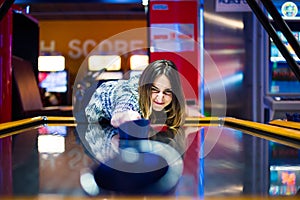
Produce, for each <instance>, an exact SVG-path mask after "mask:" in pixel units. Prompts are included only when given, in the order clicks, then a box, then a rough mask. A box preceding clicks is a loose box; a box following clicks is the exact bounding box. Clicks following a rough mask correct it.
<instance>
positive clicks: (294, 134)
mask: <svg viewBox="0 0 300 200" xmlns="http://www.w3.org/2000/svg"><path fill="white" fill-rule="evenodd" d="M224 124H225V126H232V127H234V128H241V129H243V130H244V129H246V130H247V129H248V130H250V129H251V131H260V132H262V133H267V134H270V135H274V136H280V137H284V138H289V139H293V140H298V141H300V131H298V130H295V129H290V128H286V127H279V126H274V125H269V124H262V123H258V122H253V121H247V120H241V119H236V118H231V117H225V118H224Z"/></svg>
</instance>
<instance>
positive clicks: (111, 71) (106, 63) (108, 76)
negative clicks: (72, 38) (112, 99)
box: [88, 55, 123, 81]
mask: <svg viewBox="0 0 300 200" xmlns="http://www.w3.org/2000/svg"><path fill="white" fill-rule="evenodd" d="M103 69H104V70H105V71H103ZM88 70H89V72H92V73H93V72H94V73H97V72H101V73H100V74H99V75H98V76H97V77H96V78H95V79H96V80H99V81H100V80H118V79H122V78H123V72H122V71H121V57H120V56H119V55H91V56H90V57H89V58H88Z"/></svg>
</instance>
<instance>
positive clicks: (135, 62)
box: [129, 54, 149, 77]
mask: <svg viewBox="0 0 300 200" xmlns="http://www.w3.org/2000/svg"><path fill="white" fill-rule="evenodd" d="M129 63H130V72H129V74H130V77H132V76H134V75H136V74H140V73H142V71H143V70H144V69H145V68H146V67H147V66H148V64H149V56H148V55H138V54H135V55H131V56H130V58H129Z"/></svg>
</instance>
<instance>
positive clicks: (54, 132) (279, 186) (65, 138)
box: [0, 117, 300, 200]
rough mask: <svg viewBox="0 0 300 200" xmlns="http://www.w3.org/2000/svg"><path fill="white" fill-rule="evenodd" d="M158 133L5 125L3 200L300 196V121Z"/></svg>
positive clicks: (204, 124) (53, 122)
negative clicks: (143, 135) (131, 134)
mask: <svg viewBox="0 0 300 200" xmlns="http://www.w3.org/2000/svg"><path fill="white" fill-rule="evenodd" d="M133 130H136V129H133ZM149 135H150V136H149V137H147V138H130V139H128V138H125V137H124V136H121V135H120V136H119V135H118V130H117V129H115V128H113V127H110V126H109V125H108V124H104V123H103V124H77V123H75V121H74V119H73V118H71V117H36V118H31V119H24V120H20V121H17V122H8V123H4V124H0V147H1V148H0V150H1V152H0V153H1V166H0V178H1V180H0V181H1V182H0V184H1V186H0V192H1V193H0V199H4V200H6V199H7V200H9V199H46V200H48V199H93V198H95V199H299V198H300V196H299V195H300V194H299V193H300V151H299V148H300V128H299V123H287V122H284V121H280V120H279V121H273V122H272V123H270V124H268V125H266V124H260V123H255V122H250V121H245V120H240V119H235V118H226V117H225V118H216V117H215V118H214V117H204V118H190V119H188V120H187V123H186V125H185V126H184V127H183V128H182V129H179V130H173V129H167V128H165V127H163V126H155V127H150V129H149Z"/></svg>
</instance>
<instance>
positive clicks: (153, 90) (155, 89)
mask: <svg viewBox="0 0 300 200" xmlns="http://www.w3.org/2000/svg"><path fill="white" fill-rule="evenodd" d="M151 91H152V92H154V93H159V90H158V89H157V88H155V87H152V88H151Z"/></svg>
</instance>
